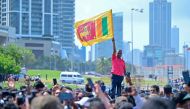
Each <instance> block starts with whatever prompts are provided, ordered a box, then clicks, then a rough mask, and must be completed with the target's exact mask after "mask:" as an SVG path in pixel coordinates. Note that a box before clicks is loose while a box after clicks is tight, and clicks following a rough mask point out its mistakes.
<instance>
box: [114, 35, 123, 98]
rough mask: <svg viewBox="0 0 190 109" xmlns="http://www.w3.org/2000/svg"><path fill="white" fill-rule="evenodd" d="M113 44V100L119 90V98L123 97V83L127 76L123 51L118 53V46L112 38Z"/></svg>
mask: <svg viewBox="0 0 190 109" xmlns="http://www.w3.org/2000/svg"><path fill="white" fill-rule="evenodd" d="M112 43H113V54H112V70H111V73H112V77H111V82H112V88H111V98H112V99H114V98H115V92H116V88H117V96H120V95H121V83H122V81H123V78H124V75H125V71H126V68H125V62H124V60H123V59H122V58H121V56H122V50H119V51H118V52H116V46H115V39H114V38H112Z"/></svg>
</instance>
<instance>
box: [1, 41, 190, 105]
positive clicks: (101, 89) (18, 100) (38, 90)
mask: <svg viewBox="0 0 190 109" xmlns="http://www.w3.org/2000/svg"><path fill="white" fill-rule="evenodd" d="M112 42H113V54H112V69H111V75H112V76H111V85H112V87H111V90H110V91H107V90H106V86H105V85H104V83H103V82H102V81H96V82H95V83H93V82H92V80H91V78H88V79H87V81H88V83H87V84H86V85H85V87H84V88H79V89H72V88H71V87H66V86H63V85H60V84H58V83H57V82H56V80H55V79H53V80H54V84H52V87H51V88H48V87H47V86H46V85H44V83H43V82H42V81H41V79H40V77H39V78H36V79H35V83H34V84H31V78H30V77H29V76H25V85H24V86H21V87H20V89H19V90H18V89H16V88H15V81H14V79H13V78H12V77H10V78H9V79H8V88H0V108H2V109H176V108H177V109H190V82H189V83H188V84H183V87H181V88H180V90H175V91H174V90H172V86H170V85H166V86H164V87H163V88H162V87H159V86H158V85H152V86H151V88H150V89H149V90H137V87H136V86H135V85H134V84H133V83H132V81H131V78H130V73H126V65H125V62H124V60H123V59H122V50H119V51H118V52H116V46H115V39H114V38H113V39H112ZM124 78H125V79H124ZM123 80H126V82H127V83H128V86H126V87H122V85H121V83H122V81H123Z"/></svg>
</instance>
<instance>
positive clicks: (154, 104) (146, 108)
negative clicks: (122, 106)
mask: <svg viewBox="0 0 190 109" xmlns="http://www.w3.org/2000/svg"><path fill="white" fill-rule="evenodd" d="M141 109H176V107H175V105H174V103H172V102H171V101H170V100H166V99H163V98H160V97H154V98H150V99H148V100H147V101H146V102H145V103H144V105H143V106H142V108H141Z"/></svg>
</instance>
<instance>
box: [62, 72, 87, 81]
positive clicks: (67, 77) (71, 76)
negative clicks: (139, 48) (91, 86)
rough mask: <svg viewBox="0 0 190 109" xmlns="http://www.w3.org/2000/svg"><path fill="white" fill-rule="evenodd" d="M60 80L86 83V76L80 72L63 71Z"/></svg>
mask: <svg viewBox="0 0 190 109" xmlns="http://www.w3.org/2000/svg"><path fill="white" fill-rule="evenodd" d="M60 81H61V82H63V83H74V84H82V83H84V78H83V77H82V76H81V75H80V73H78V72H61V73H60Z"/></svg>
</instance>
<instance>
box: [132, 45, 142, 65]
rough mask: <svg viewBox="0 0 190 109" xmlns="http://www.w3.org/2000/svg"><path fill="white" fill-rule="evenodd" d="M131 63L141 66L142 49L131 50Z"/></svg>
mask: <svg viewBox="0 0 190 109" xmlns="http://www.w3.org/2000/svg"><path fill="white" fill-rule="evenodd" d="M133 57H134V58H133V65H135V66H141V65H142V51H141V50H139V49H134V50H133Z"/></svg>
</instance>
